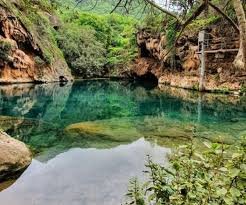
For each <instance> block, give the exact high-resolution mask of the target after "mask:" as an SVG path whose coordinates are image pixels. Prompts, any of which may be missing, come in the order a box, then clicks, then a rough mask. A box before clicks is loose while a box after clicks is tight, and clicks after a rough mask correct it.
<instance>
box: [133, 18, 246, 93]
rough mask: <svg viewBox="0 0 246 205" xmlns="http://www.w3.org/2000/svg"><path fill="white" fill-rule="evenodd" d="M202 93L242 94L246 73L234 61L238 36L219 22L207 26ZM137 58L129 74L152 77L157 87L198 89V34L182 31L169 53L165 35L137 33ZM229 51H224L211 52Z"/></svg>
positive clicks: (143, 30) (146, 32)
mask: <svg viewBox="0 0 246 205" xmlns="http://www.w3.org/2000/svg"><path fill="white" fill-rule="evenodd" d="M207 35H208V38H207V41H208V42H207V44H208V47H207V48H206V50H209V51H212V52H211V53H207V54H206V62H205V64H206V71H205V90H207V91H223V92H230V91H243V90H244V89H245V84H246V72H245V71H242V70H236V69H235V68H234V67H233V60H234V58H235V56H236V54H237V51H235V50H236V49H237V48H238V47H239V36H238V34H237V33H236V32H234V31H233V28H231V26H230V25H229V24H228V23H227V22H225V21H223V20H220V21H218V22H216V23H214V24H213V25H210V26H209V27H207ZM137 44H138V47H139V57H138V59H137V60H136V61H135V63H134V65H133V67H132V73H131V74H132V75H133V76H135V77H138V78H152V79H154V78H155V79H156V80H158V81H159V84H167V85H171V86H173V87H181V88H188V89H198V85H199V78H200V77H199V73H200V72H199V67H200V58H199V55H198V31H193V32H191V31H189V32H184V33H183V35H182V36H181V37H180V38H179V40H178V41H177V42H176V46H175V51H172V52H169V51H170V46H168V41H167V37H166V34H165V33H164V34H153V33H151V32H149V31H148V30H146V29H142V30H140V31H139V32H138V33H137ZM218 50H229V51H226V52H214V51H218Z"/></svg>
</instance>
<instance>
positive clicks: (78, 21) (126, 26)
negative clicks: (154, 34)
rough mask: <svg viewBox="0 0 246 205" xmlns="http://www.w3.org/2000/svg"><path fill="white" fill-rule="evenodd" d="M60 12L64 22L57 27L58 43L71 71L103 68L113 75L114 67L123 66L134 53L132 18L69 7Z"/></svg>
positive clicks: (115, 71)
mask: <svg viewBox="0 0 246 205" xmlns="http://www.w3.org/2000/svg"><path fill="white" fill-rule="evenodd" d="M61 16H62V19H63V21H64V22H65V26H64V28H63V29H62V30H60V31H59V34H58V44H59V47H60V48H61V49H62V50H63V52H64V55H65V58H66V60H67V62H68V64H69V65H70V67H71V68H72V70H73V71H74V74H75V75H80V76H84V77H87V76H86V75H87V74H90V73H91V74H93V73H94V72H96V71H100V72H101V71H103V70H105V71H106V70H107V72H108V74H113V73H114V74H116V75H117V74H119V73H118V71H119V70H118V69H116V68H119V67H120V68H123V67H127V65H128V64H129V62H131V61H132V60H133V59H134V57H135V56H136V54H137V45H136V42H135V24H136V23H135V20H134V19H133V18H130V17H125V16H121V15H116V14H111V15H99V14H95V13H86V12H70V11H68V12H65V11H63V12H62V14H61ZM66 30H70V31H71V34H70V33H69V32H67V31H66ZM81 31H82V34H80V33H81ZM86 32H87V33H88V34H87V33H86ZM87 36H88V37H87ZM88 38H89V39H88ZM81 42H83V43H81ZM85 42H86V48H84V46H85ZM79 44H82V45H81V46H79ZM70 48H72V49H70ZM79 50H80V51H79ZM82 50H83V52H82ZM68 51H70V52H72V55H71V54H69V52H68ZM88 56H89V57H88ZM93 56H94V59H93ZM100 66H101V68H100ZM104 68H107V69H104ZM86 69H88V71H86ZM100 72H97V75H100ZM90 76H91V75H90Z"/></svg>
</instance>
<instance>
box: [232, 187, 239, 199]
mask: <svg viewBox="0 0 246 205" xmlns="http://www.w3.org/2000/svg"><path fill="white" fill-rule="evenodd" d="M230 193H231V195H232V196H233V197H239V196H241V193H240V191H239V190H238V189H237V188H235V187H232V188H231V189H230Z"/></svg>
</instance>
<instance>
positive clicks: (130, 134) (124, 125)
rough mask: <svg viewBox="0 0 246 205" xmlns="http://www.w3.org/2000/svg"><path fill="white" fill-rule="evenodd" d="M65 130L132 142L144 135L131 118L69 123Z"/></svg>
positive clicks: (83, 134) (81, 134)
mask: <svg viewBox="0 0 246 205" xmlns="http://www.w3.org/2000/svg"><path fill="white" fill-rule="evenodd" d="M65 131H66V132H67V133H71V134H72V133H76V134H79V135H80V136H88V135H89V136H90V137H102V138H106V139H110V140H113V141H119V142H132V141H134V140H136V139H139V138H140V137H141V136H142V135H141V134H140V133H139V132H138V130H137V129H136V127H135V126H134V121H133V120H132V119H131V118H113V119H110V120H98V121H91V122H81V123H76V124H72V125H69V126H68V127H67V128H65Z"/></svg>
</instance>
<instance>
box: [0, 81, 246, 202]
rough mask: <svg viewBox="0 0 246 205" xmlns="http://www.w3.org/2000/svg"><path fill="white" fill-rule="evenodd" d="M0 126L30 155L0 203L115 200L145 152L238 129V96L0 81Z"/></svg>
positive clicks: (159, 155)
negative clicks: (32, 156) (30, 162)
mask: <svg viewBox="0 0 246 205" xmlns="http://www.w3.org/2000/svg"><path fill="white" fill-rule="evenodd" d="M0 94H1V95H0V129H2V130H4V131H6V132H7V133H8V134H10V135H11V136H13V137H15V138H17V139H19V140H21V141H23V142H25V143H26V144H28V145H29V146H30V147H31V148H32V150H33V152H34V155H35V157H34V160H33V162H32V164H31V166H30V167H29V168H28V169H27V170H26V171H25V172H24V174H23V175H22V176H21V177H20V178H19V179H18V180H17V181H16V182H15V183H14V184H13V185H12V186H10V187H9V188H8V189H6V190H4V191H2V192H1V193H0V204H11V205H22V204H23V205H34V204H35V205H43V204H46V205H53V204H54V205H58V204H59V205H60V204H70V205H77V204H83V205H87V204H89V205H93V204H95V205H98V204H100V205H102V204H107V205H110V204H114V205H115V204H120V203H121V202H122V200H123V198H124V197H123V196H124V194H125V193H126V189H127V183H128V180H129V178H131V177H133V176H136V175H137V176H142V172H141V171H142V170H143V169H144V162H145V159H146V155H147V154H151V155H152V156H154V158H155V159H156V160H158V161H159V160H161V161H164V163H166V162H167V160H166V154H167V153H168V152H170V148H173V147H175V146H177V145H180V144H184V143H187V142H189V138H190V137H191V136H192V133H193V132H194V130H195V135H196V139H195V140H196V141H197V142H198V143H199V142H202V141H204V140H206V139H209V140H212V141H219V140H223V141H226V142H227V143H231V142H234V141H236V140H237V139H238V138H239V137H240V136H241V135H245V134H246V98H245V97H234V96H227V95H214V94H199V93H197V92H190V91H187V90H182V89H174V88H168V87H163V88H162V90H160V89H158V88H152V87H151V86H149V85H145V86H143V85H139V84H137V83H130V82H126V81H122V82H115V81H102V80H101V81H78V82H75V83H73V84H67V85H64V86H60V85H59V84H47V85H31V84H25V85H7V86H1V87H0Z"/></svg>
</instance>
